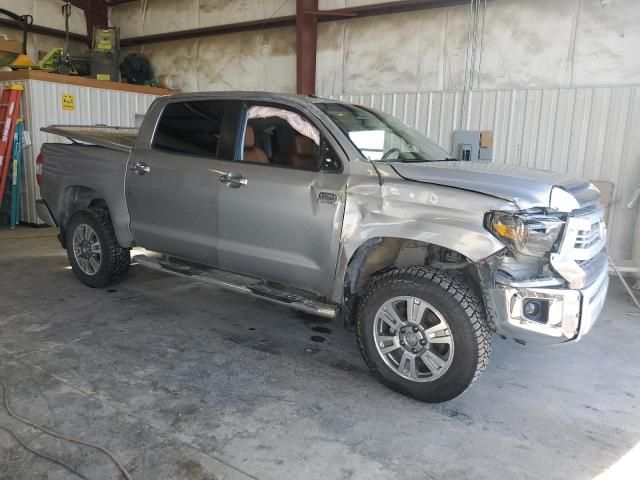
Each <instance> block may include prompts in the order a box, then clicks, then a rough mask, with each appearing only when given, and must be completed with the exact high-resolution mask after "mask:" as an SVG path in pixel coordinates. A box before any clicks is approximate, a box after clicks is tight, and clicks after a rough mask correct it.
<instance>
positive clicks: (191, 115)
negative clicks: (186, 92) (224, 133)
mask: <svg viewBox="0 0 640 480" xmlns="http://www.w3.org/2000/svg"><path fill="white" fill-rule="evenodd" d="M227 104H228V101H227V100H210V101H198V102H178V103H170V104H169V105H167V106H166V107H165V108H164V110H163V111H162V115H160V121H159V122H158V127H157V128H156V132H155V135H154V137H153V143H152V146H153V148H155V149H158V150H166V151H168V152H175V153H184V154H187V155H197V156H201V157H216V156H217V155H218V145H219V143H220V142H219V140H220V129H221V126H222V121H223V120H224V114H225V111H226V109H227Z"/></svg>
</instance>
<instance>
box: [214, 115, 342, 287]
mask: <svg viewBox="0 0 640 480" xmlns="http://www.w3.org/2000/svg"><path fill="white" fill-rule="evenodd" d="M309 118H311V117H310V116H306V115H305V114H304V112H303V111H301V110H295V109H293V108H292V107H287V106H282V105H278V104H272V103H271V104H266V103H245V105H244V108H243V109H242V110H241V112H240V113H239V119H238V123H237V125H238V127H239V129H238V140H237V142H236V155H235V157H236V161H234V162H216V164H217V165H218V166H219V167H218V168H219V170H220V178H219V182H220V185H221V187H220V188H219V189H218V200H217V211H218V213H217V216H218V263H219V265H220V266H221V267H222V268H224V269H226V270H230V271H234V272H238V273H244V274H248V275H254V276H257V277H260V278H264V279H268V280H272V281H276V282H280V283H283V284H287V285H292V286H295V287H298V288H302V289H306V290H310V291H314V292H316V293H319V294H322V295H329V294H330V292H331V288H332V286H333V278H334V274H335V268H336V261H337V257H338V246H339V238H340V231H341V228H342V219H343V215H344V199H345V190H346V183H347V174H346V170H345V169H346V165H345V164H346V162H344V161H342V159H340V158H338V157H337V154H336V151H337V146H334V144H332V141H331V140H330V139H329V138H328V136H327V134H326V132H324V131H323V129H322V127H321V125H316V124H314V122H313V121H311V120H309Z"/></svg>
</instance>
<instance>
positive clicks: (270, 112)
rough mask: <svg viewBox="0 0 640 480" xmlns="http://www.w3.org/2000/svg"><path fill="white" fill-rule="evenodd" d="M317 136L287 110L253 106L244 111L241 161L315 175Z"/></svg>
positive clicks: (302, 118) (298, 116)
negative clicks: (245, 113) (299, 170)
mask: <svg viewBox="0 0 640 480" xmlns="http://www.w3.org/2000/svg"><path fill="white" fill-rule="evenodd" d="M320 144H321V141H320V132H319V131H318V129H317V128H316V127H314V126H313V125H312V124H311V123H310V122H309V121H307V120H306V119H305V118H304V117H302V116H301V115H299V114H298V113H295V112H292V111H290V110H286V109H282V108H275V107H268V106H259V105H256V106H253V107H251V108H249V110H248V111H247V123H246V128H245V133H244V145H243V149H242V160H244V161H246V162H254V163H264V164H270V165H275V166H282V167H290V168H298V169H302V170H313V171H317V170H319V168H320V154H319V152H320V148H319V146H320Z"/></svg>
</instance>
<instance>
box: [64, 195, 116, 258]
mask: <svg viewBox="0 0 640 480" xmlns="http://www.w3.org/2000/svg"><path fill="white" fill-rule="evenodd" d="M90 207H98V208H107V202H105V200H104V199H103V198H102V195H101V194H100V193H98V192H97V191H96V190H94V189H92V188H89V187H82V186H73V187H67V189H66V190H65V192H64V198H63V201H62V211H61V212H60V242H61V243H62V247H63V248H66V245H65V243H66V242H65V230H66V226H67V224H68V223H69V219H70V218H71V217H72V216H73V214H74V213H76V212H77V211H79V210H84V209H85V208H90Z"/></svg>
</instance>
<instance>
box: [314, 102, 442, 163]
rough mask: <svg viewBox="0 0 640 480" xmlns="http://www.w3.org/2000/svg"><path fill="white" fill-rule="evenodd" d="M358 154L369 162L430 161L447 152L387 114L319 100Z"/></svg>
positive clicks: (439, 158) (440, 158)
mask: <svg viewBox="0 0 640 480" xmlns="http://www.w3.org/2000/svg"><path fill="white" fill-rule="evenodd" d="M317 106H318V107H319V108H320V109H321V110H323V111H324V112H325V113H326V114H327V115H328V116H329V117H330V118H331V119H332V120H333V121H334V122H335V123H336V125H337V126H338V127H339V128H340V129H341V130H342V131H343V132H344V133H345V134H346V135H347V136H348V137H349V140H351V142H352V143H353V144H354V145H355V147H356V148H357V149H358V150H360V153H362V155H364V156H365V157H367V158H368V159H369V160H372V161H385V162H431V161H442V160H447V159H448V157H450V156H451V155H450V154H449V153H447V151H446V150H444V149H442V148H440V147H439V146H438V145H437V144H436V143H435V142H433V141H431V140H429V139H428V138H427V137H426V136H424V135H423V134H422V133H420V132H418V131H416V130H414V129H412V128H410V127H408V126H406V125H405V124H403V123H402V122H400V121H399V120H397V119H395V118H394V117H392V116H391V115H387V114H386V113H382V112H378V111H375V110H371V109H367V108H363V107H359V106H356V105H349V104H344V103H319V104H317Z"/></svg>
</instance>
